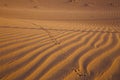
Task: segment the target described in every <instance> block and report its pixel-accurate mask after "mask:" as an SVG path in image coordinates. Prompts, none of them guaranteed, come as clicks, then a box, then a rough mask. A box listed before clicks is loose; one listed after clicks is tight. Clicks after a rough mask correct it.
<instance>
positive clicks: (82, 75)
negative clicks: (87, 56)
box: [73, 69, 88, 80]
mask: <svg viewBox="0 0 120 80" xmlns="http://www.w3.org/2000/svg"><path fill="white" fill-rule="evenodd" d="M73 70H74V72H75V73H76V74H77V75H78V76H79V79H80V80H88V74H87V73H81V72H80V70H79V69H73Z"/></svg>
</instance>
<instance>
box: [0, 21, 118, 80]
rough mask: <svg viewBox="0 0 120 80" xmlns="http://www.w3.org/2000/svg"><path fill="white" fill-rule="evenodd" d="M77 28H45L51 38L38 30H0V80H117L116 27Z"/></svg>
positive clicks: (2, 28) (0, 28)
mask: <svg viewBox="0 0 120 80" xmlns="http://www.w3.org/2000/svg"><path fill="white" fill-rule="evenodd" d="M78 25H79V27H78V28H79V29H77V30H73V29H72V30H71V29H68V28H67V29H65V28H63V29H58V28H55V27H54V29H50V28H45V29H46V30H47V31H49V33H50V35H52V36H49V35H48V33H47V32H46V31H44V30H43V29H41V28H35V27H33V28H29V27H28V28H27V27H26V28H23V27H13V26H4V27H2V26H1V27H0V36H1V40H0V44H1V45H0V65H1V66H0V79H3V80H101V79H105V80H107V79H110V80H117V79H119V78H120V77H119V75H120V73H119V66H120V63H119V56H120V32H119V30H120V28H119V25H118V24H117V23H116V25H115V24H114V25H108V24H107V25H105V24H104V26H102V27H99V26H98V25H97V24H91V25H90V24H88V25H87V26H86V27H84V29H82V27H81V26H80V25H83V24H80V23H79V24H78ZM93 25H94V26H93ZM101 25H103V24H101ZM83 26H84V25H83ZM92 28H94V30H93V29H92ZM116 30H118V31H116ZM21 32H22V33H21Z"/></svg>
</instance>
